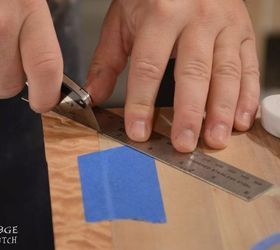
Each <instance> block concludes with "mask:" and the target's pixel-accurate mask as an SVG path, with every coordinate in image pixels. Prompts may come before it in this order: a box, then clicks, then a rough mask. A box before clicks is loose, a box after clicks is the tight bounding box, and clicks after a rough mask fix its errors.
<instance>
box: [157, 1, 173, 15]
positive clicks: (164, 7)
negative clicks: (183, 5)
mask: <svg viewBox="0 0 280 250" xmlns="http://www.w3.org/2000/svg"><path fill="white" fill-rule="evenodd" d="M173 6H174V1H172V0H157V1H155V2H154V6H153V9H154V11H155V13H156V14H157V16H158V17H162V18H168V19H169V18H174V13H173V11H172V10H173Z"/></svg>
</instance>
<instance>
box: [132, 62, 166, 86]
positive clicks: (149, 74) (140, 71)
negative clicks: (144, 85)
mask: <svg viewBox="0 0 280 250" xmlns="http://www.w3.org/2000/svg"><path fill="white" fill-rule="evenodd" d="M163 71H164V69H163V68H162V67H161V66H159V65H156V64H155V63H152V62H150V61H148V60H136V63H135V76H136V77H137V78H138V79H141V80H144V81H146V80H153V81H157V82H158V81H161V78H162V75H163Z"/></svg>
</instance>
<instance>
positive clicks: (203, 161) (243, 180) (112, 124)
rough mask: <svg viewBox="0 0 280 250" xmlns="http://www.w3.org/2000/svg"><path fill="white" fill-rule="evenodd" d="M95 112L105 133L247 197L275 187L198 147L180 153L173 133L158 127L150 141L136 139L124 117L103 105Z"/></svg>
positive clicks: (230, 191) (95, 109) (193, 174)
mask: <svg viewBox="0 0 280 250" xmlns="http://www.w3.org/2000/svg"><path fill="white" fill-rule="evenodd" d="M94 114H95V117H96V119H97V121H98V123H99V126H100V127H101V128H102V131H101V133H102V134H104V135H106V136H108V137H110V138H111V139H113V140H115V141H118V142H120V143H121V144H124V145H127V146H129V147H131V148H134V149H136V150H138V151H140V152H142V153H144V154H147V155H149V156H152V157H153V158H155V159H157V160H159V161H162V162H163V163H166V164H168V165H170V166H171V167H174V168H176V169H178V170H181V171H183V172H184V173H187V174H189V175H192V176H194V177H196V178H198V179H200V180H203V181H205V182H207V183H209V184H212V185H213V186H216V187H218V188H220V189H222V190H224V191H226V192H229V193H232V194H233V195H235V196H238V197H240V198H241V199H243V200H246V201H250V200H252V199H254V198H256V197H257V196H259V195H260V194H262V193H263V192H265V191H266V190H268V189H269V188H270V187H272V184H271V183H269V182H267V181H265V180H263V179H261V178H258V177H256V176H254V175H252V174H249V173H247V172H245V171H243V170H241V169H238V168H236V167H234V166H232V165H229V164H227V163H225V162H223V161H220V160H217V159H215V158H213V157H211V156H208V155H206V154H204V153H202V152H199V151H197V150H196V151H194V152H193V153H189V154H184V153H179V152H177V151H176V150H175V149H174V148H173V146H172V144H171V141H170V138H169V137H167V136H164V135H162V134H159V133H156V132H154V131H153V132H152V135H151V137H150V139H149V140H148V141H147V142H138V143H137V142H134V141H132V140H130V139H129V138H128V137H127V135H126V133H125V128H124V120H123V118H122V117H120V116H118V115H116V114H113V113H112V112H109V111H106V110H104V109H101V108H94Z"/></svg>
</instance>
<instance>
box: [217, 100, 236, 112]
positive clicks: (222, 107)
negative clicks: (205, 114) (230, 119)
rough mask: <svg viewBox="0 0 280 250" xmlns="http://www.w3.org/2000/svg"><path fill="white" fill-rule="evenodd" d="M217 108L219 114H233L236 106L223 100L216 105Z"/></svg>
mask: <svg viewBox="0 0 280 250" xmlns="http://www.w3.org/2000/svg"><path fill="white" fill-rule="evenodd" d="M216 110H217V114H219V115H220V114H221V115H223V116H232V115H233V114H234V111H235V107H234V105H232V104H231V103H229V102H227V101H223V102H220V103H219V104H218V105H217V106H216Z"/></svg>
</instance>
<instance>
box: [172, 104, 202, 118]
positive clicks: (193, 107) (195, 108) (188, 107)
mask: <svg viewBox="0 0 280 250" xmlns="http://www.w3.org/2000/svg"><path fill="white" fill-rule="evenodd" d="M175 112H176V109H175ZM180 113H181V115H180V116H181V117H186V118H187V119H189V117H190V116H196V117H202V116H203V115H204V109H203V108H201V106H200V105H198V104H194V103H192V104H185V105H183V106H182V107H180Z"/></svg>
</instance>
